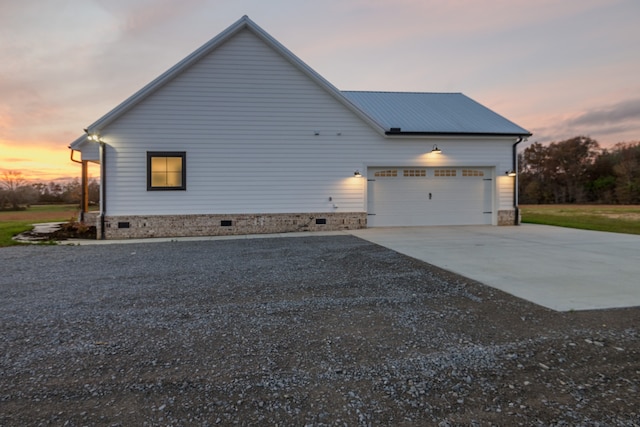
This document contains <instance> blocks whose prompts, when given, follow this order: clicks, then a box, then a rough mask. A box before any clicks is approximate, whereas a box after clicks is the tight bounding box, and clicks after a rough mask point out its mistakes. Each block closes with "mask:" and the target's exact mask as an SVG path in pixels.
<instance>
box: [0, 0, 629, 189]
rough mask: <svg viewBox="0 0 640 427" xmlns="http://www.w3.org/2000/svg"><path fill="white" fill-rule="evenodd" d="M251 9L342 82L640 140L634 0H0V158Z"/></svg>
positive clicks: (45, 138) (68, 134)
mask: <svg viewBox="0 0 640 427" xmlns="http://www.w3.org/2000/svg"><path fill="white" fill-rule="evenodd" d="M245 14H246V15H249V17H250V18H251V19H252V20H253V21H255V22H256V23H257V24H258V25H260V26H261V27H262V28H264V29H265V30H266V31H267V32H269V33H270V34H271V35H272V36H274V37H275V38H276V39H277V40H279V41H280V42H281V43H282V44H284V45H285V46H286V47H287V48H289V49H290V50H291V51H293V53H295V54H296V55H298V56H299V57H300V58H301V59H302V60H303V61H305V62H306V63H307V64H309V65H310V66H311V67H312V68H314V69H315V70H316V71H317V72H319V73H320V74H321V75H322V76H323V77H325V78H326V79H327V80H329V81H330V82H331V83H333V84H334V85H335V86H337V87H338V88H339V89H342V90H383V91H420V92H463V93H464V94H466V95H468V96H470V97H472V98H474V99H475V100H477V101H478V102H480V103H482V104H484V105H486V106H488V107H489V108H491V109H493V110H495V111H496V112H498V113H500V114H502V115H504V116H506V117H507V118H509V119H511V120H512V121H514V122H516V123H517V124H519V125H520V126H522V127H524V128H526V129H528V130H530V131H531V132H533V133H534V136H533V137H532V138H531V139H530V142H534V141H539V142H550V141H559V140H562V139H566V138H569V137H572V136H576V135H588V136H591V137H593V138H595V139H597V140H598V141H599V142H600V143H601V144H602V145H607V144H613V143H616V142H621V141H637V140H640V77H639V76H640V53H639V52H640V50H639V48H638V46H640V25H638V24H637V20H638V17H640V1H638V0H482V1H480V0H422V1H418V0H415V1H414V0H323V1H317V2H309V1H300V0H298V1H293V0H270V1H265V0H261V1H258V0H233V1H216V0H20V1H17V0H16V1H9V0H0V58H1V60H0V170H5V169H9V170H21V171H23V172H24V173H25V174H26V175H29V176H33V177H39V178H41V179H48V178H49V177H54V176H69V175H73V174H74V173H75V172H76V169H78V168H77V166H75V165H74V164H73V163H71V162H70V161H69V152H68V150H67V148H66V147H67V145H68V144H69V143H70V142H71V141H73V140H74V139H75V138H76V137H78V136H79V135H81V134H82V129H83V128H84V127H86V126H87V125H89V124H90V123H92V122H93V121H95V120H96V119H98V118H99V117H100V116H102V115H103V114H105V113H106V112H108V111H109V110H110V109H112V108H113V107H115V106H116V105H117V104H119V103H120V102H121V101H123V100H124V99H125V98H127V97H128V96H129V95H131V94H132V93H134V92H135V91H136V90H138V89H140V88H141V87H142V86H144V85H145V84H146V83H148V82H149V81H151V80H152V79H153V78H155V77H157V76H158V75H159V74H161V73H162V72H163V71H165V70H166V69H167V68H169V67H171V66H172V65H173V64H175V63H176V62H178V61H179V60H180V59H182V58H183V57H185V56H186V55H188V54H189V53H191V52H192V51H193V50H195V49H196V48H198V47H199V46H200V45H202V44H203V43H205V42H206V41H208V40H209V39H211V38H212V37H214V36H215V35H217V34H218V33H219V32H220V31H222V30H224V29H225V28H226V27H227V26H229V25H231V24H232V23H233V22H235V21H236V20H237V19H239V18H240V17H241V16H242V15H245Z"/></svg>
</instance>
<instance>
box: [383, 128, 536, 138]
mask: <svg viewBox="0 0 640 427" xmlns="http://www.w3.org/2000/svg"><path fill="white" fill-rule="evenodd" d="M384 134H385V135H387V136H486V137H500V136H503V137H510V138H512V137H518V138H519V139H520V140H522V137H523V134H521V133H491V132H424V131H419V132H415V131H403V130H400V128H391V130H388V131H385V133H384ZM524 136H525V137H529V136H531V134H525V135H524Z"/></svg>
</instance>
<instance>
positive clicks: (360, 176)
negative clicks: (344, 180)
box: [353, 170, 362, 178]
mask: <svg viewBox="0 0 640 427" xmlns="http://www.w3.org/2000/svg"><path fill="white" fill-rule="evenodd" d="M353 176H355V177H356V178H362V174H361V173H360V171H359V170H357V171H355V172H354V173H353Z"/></svg>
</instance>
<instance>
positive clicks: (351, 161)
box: [102, 30, 513, 215]
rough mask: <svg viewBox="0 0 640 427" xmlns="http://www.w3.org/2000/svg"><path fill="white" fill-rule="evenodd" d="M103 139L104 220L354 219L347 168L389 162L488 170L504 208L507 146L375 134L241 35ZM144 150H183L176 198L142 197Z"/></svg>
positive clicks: (362, 190)
mask: <svg viewBox="0 0 640 427" xmlns="http://www.w3.org/2000/svg"><path fill="white" fill-rule="evenodd" d="M315 132H319V135H315ZM102 138H103V140H104V141H105V142H106V143H107V145H108V147H107V162H106V163H107V170H106V174H107V179H108V185H107V213H108V214H110V215H136V214H140V215H142V214H158V215H160V214H180V213H185V214H204V213H242V212H246V213H292V212H347V211H350V212H363V211H365V210H366V204H365V198H366V179H358V178H354V177H353V172H354V171H355V170H356V169H359V170H360V171H361V172H363V174H366V169H367V167H374V166H394V165H395V166H411V165H416V166H447V165H449V166H476V167H479V166H484V167H495V170H496V175H497V176H498V177H499V179H498V180H497V182H496V184H495V185H496V191H495V193H496V196H497V197H496V204H497V205H498V208H499V209H500V208H502V209H506V208H509V207H510V206H511V205H512V203H511V201H510V198H511V197H512V191H513V190H512V187H509V186H508V182H507V181H505V180H503V179H502V177H500V174H501V173H504V171H505V170H508V169H509V168H510V165H511V162H512V159H511V145H512V141H507V140H502V141H501V140H497V139H494V140H491V139H485V140H481V139H478V140H474V141H471V140H454V139H440V140H434V139H426V138H424V139H419V138H411V139H404V138H385V137H384V136H382V135H380V134H378V133H377V132H375V131H374V130H373V129H372V128H371V127H369V126H368V125H367V124H366V123H364V122H363V121H362V120H361V119H360V118H358V117H357V116H356V115H355V114H354V113H352V112H351V111H350V110H348V109H347V108H346V107H344V106H343V105H342V104H341V103H340V102H338V101H337V100H336V99H334V98H333V97H332V96H331V95H330V94H329V93H327V92H326V91H325V90H324V89H322V88H321V87H319V86H318V85H316V84H315V83H314V82H312V81H311V80H309V79H308V78H307V76H306V75H305V74H304V73H303V72H301V71H300V70H299V69H298V68H296V67H294V66H293V65H292V64H290V63H289V62H288V61H286V60H285V59H284V58H283V57H281V56H280V55H279V54H278V53H277V52H275V51H274V50H272V49H271V48H270V47H268V46H267V45H266V44H265V43H264V42H262V41H261V40H260V39H258V38H257V37H256V36H254V35H253V34H252V33H251V32H250V31H248V30H244V31H241V32H240V33H239V34H238V35H237V36H235V37H234V38H232V39H231V40H229V41H228V42H226V43H225V44H224V45H222V46H221V47H219V48H218V49H217V50H215V51H214V52H213V53H212V54H210V55H209V56H208V57H205V58H203V59H202V60H201V61H200V62H198V63H197V64H195V65H194V66H193V67H191V68H190V69H189V70H187V71H186V72H184V73H183V74H181V75H180V76H178V77H177V78H176V79H174V80H173V81H171V82H170V83H168V84H167V85H165V86H164V87H163V88H161V89H159V90H158V91H156V92H155V93H154V94H152V95H151V96H149V97H148V98H147V99H145V100H144V101H142V102H141V103H140V104H138V105H137V106H136V107H134V108H133V109H132V110H130V111H129V112H128V113H126V114H125V115H124V116H123V117H121V118H119V119H118V120H117V121H115V122H114V123H112V124H111V125H110V126H109V127H108V128H106V129H104V130H103V132H102ZM434 143H437V144H438V146H439V147H440V148H441V149H442V150H443V153H442V154H441V155H433V154H430V153H429V152H430V151H431V148H432V146H433V144H434ZM147 151H185V152H186V153H187V154H186V155H187V160H186V162H187V190H186V191H151V192H150V191H147V187H146V152H147ZM510 179H511V180H512V178H510ZM330 197H331V198H332V200H331V201H329V198H330ZM334 206H337V208H336V207H334Z"/></svg>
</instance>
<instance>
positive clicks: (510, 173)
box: [504, 169, 516, 177]
mask: <svg viewBox="0 0 640 427" xmlns="http://www.w3.org/2000/svg"><path fill="white" fill-rule="evenodd" d="M504 174H505V175H507V176H512V177H513V176H516V171H514V170H513V169H511V170H510V171H506V172H505V173H504Z"/></svg>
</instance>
